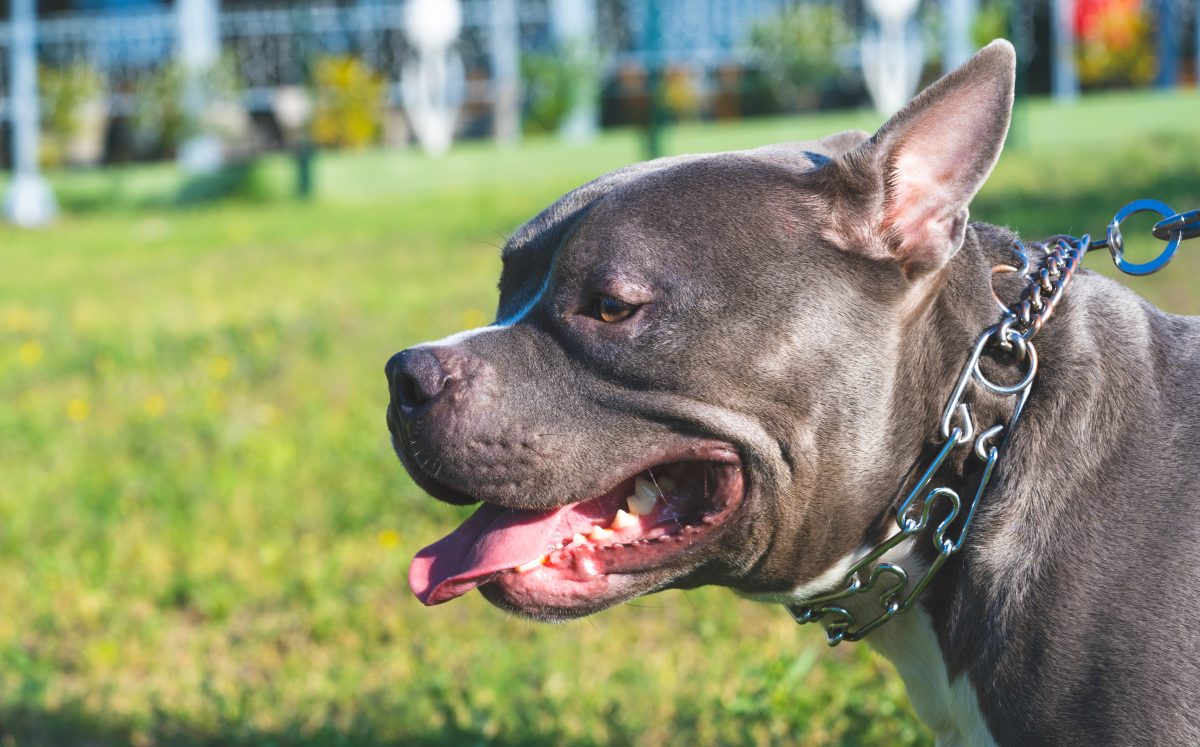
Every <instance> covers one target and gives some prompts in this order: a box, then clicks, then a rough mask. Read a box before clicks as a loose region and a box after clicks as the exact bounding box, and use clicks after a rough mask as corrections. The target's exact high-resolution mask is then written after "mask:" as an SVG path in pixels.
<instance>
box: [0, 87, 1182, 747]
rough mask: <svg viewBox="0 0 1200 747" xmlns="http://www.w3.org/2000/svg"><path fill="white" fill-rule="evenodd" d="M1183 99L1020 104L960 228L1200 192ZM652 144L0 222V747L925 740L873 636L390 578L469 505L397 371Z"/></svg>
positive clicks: (411, 164) (689, 602) (709, 137)
mask: <svg viewBox="0 0 1200 747" xmlns="http://www.w3.org/2000/svg"><path fill="white" fill-rule="evenodd" d="M1197 114H1200V107H1197V98H1196V97H1195V96H1178V97H1175V98H1165V97H1151V96H1145V95H1139V96H1134V97H1122V96H1111V97H1105V98H1104V99H1101V100H1096V101H1085V102H1083V103H1081V104H1080V105H1079V107H1077V108H1065V109H1059V108H1053V107H1051V106H1050V105H1048V104H1039V105H1037V106H1035V107H1033V108H1031V110H1030V111H1029V112H1028V115H1027V118H1026V119H1025V120H1024V121H1025V123H1026V125H1027V126H1028V136H1027V138H1026V139H1025V141H1024V147H1023V148H1020V149H1014V150H1012V151H1011V152H1010V153H1009V154H1008V155H1006V156H1005V159H1004V160H1003V162H1002V164H1001V166H1000V168H999V170H998V172H997V174H996V176H995V178H994V179H993V180H992V182H991V183H990V184H989V186H988V187H987V189H986V190H985V192H984V194H983V195H982V196H981V199H980V201H979V202H978V204H977V209H976V217H980V218H985V219H992V220H996V221H1000V222H1004V223H1007V224H1010V225H1013V226H1015V227H1018V228H1020V229H1022V230H1023V231H1024V232H1026V233H1027V235H1029V236H1030V237H1038V236H1041V235H1045V234H1049V233H1056V232H1060V231H1080V230H1091V231H1098V230H1100V229H1101V228H1102V227H1103V226H1104V224H1105V222H1106V221H1107V219H1108V216H1109V215H1110V214H1111V213H1112V212H1113V211H1114V210H1115V209H1116V208H1117V207H1119V206H1120V204H1122V203H1124V202H1125V201H1127V200H1128V199H1132V198H1133V197H1140V196H1152V197H1158V198H1160V199H1165V200H1167V201H1169V202H1171V203H1172V204H1176V205H1177V206H1178V207H1181V208H1184V207H1188V208H1190V207H1195V206H1197V204H1200V183H1198V182H1197V181H1196V180H1195V179H1194V158H1193V155H1194V154H1195V153H1196V152H1197V145H1198V144H1200V133H1197V132H1195V130H1194V127H1192V126H1188V125H1186V124H1183V125H1181V124H1180V123H1181V122H1184V123H1186V122H1195V121H1197ZM876 122H877V120H876V119H875V118H874V116H873V115H871V114H866V113H855V114H849V115H835V116H830V117H818V118H813V119H810V120H792V121H788V120H769V121H765V122H756V123H749V124H745V125H739V126H722V127H715V128H711V129H702V128H686V129H681V130H677V131H674V132H673V133H672V134H671V136H670V138H669V140H668V142H669V144H670V146H671V148H672V149H673V150H678V151H683V150H712V149H720V148H728V147H746V146H751V145H755V144H760V143H766V142H771V141H777V140H783V139H790V138H796V137H806V136H814V135H816V134H819V133H823V132H827V131H832V130H835V129H842V128H845V127H849V126H858V127H867V128H870V127H872V126H874V124H875V123H876ZM638 148H639V141H638V140H637V138H636V136H635V135H634V134H633V133H617V134H612V135H606V136H605V137H604V138H603V139H602V140H601V141H600V142H599V143H597V144H596V145H595V146H594V147H591V148H588V149H584V150H569V149H566V148H564V147H563V146H560V145H558V144H556V143H552V142H549V141H536V142H532V143H529V144H527V145H526V146H525V147H523V148H519V149H512V150H495V149H492V148H491V147H490V146H483V145H470V146H468V147H465V148H463V149H461V151H459V152H456V153H454V154H452V155H451V156H450V158H449V159H447V160H446V161H444V162H440V163H432V162H429V161H426V160H425V159H423V158H421V157H420V156H418V155H416V154H411V153H406V154H367V155H350V156H324V157H322V159H321V162H320V171H319V172H318V173H319V180H320V182H319V184H320V191H319V195H318V198H317V200H316V201H315V202H314V203H312V204H299V203H293V202H291V201H290V200H288V199H286V198H285V197H286V193H287V190H288V184H289V181H288V180H289V179H290V173H289V170H288V169H289V166H290V164H289V163H288V162H287V160H286V159H274V160H268V161H267V162H265V163H264V164H263V165H261V166H260V167H259V168H261V169H262V172H261V173H260V174H259V175H257V176H256V177H255V179H257V180H259V181H258V182H257V184H258V186H257V187H255V190H251V191H250V193H249V197H250V198H252V199H251V200H250V201H247V200H242V201H236V200H234V201H228V202H222V203H218V204H215V205H213V206H208V207H195V208H188V209H182V208H172V207H171V206H170V205H171V202H172V195H176V194H178V190H179V189H180V188H181V184H182V181H181V180H180V179H179V177H178V176H177V175H176V174H174V173H173V171H172V170H171V169H169V168H166V167H150V168H140V169H133V170H129V171H126V172H119V173H116V174H114V173H103V174H61V175H56V176H55V177H54V181H55V184H56V186H57V187H58V189H59V193H60V196H61V197H62V199H63V202H64V204H66V205H67V207H68V208H71V207H72V206H74V207H75V208H76V210H75V212H74V213H70V214H68V216H67V217H65V218H64V219H63V220H62V221H60V223H59V224H57V225H56V226H54V227H53V228H50V229H47V230H45V231H41V232H36V233H22V232H16V231H13V230H11V229H3V230H2V231H0V239H2V242H3V243H2V246H3V247H4V248H3V249H2V250H0V253H2V254H3V264H2V267H3V270H2V271H0V402H2V403H3V404H2V405H0V444H3V448H0V475H2V476H3V482H2V483H0V579H3V581H2V582H0V609H2V610H3V614H0V743H3V744H8V743H9V742H8V741H2V740H9V739H10V738H11V740H12V741H13V743H15V744H62V743H79V742H87V743H89V744H123V743H133V744H138V745H149V744H163V745H165V744H199V743H213V744H217V743H220V744H230V743H234V744H237V743H272V744H338V743H353V744H383V743H389V744H393V743H398V744H447V745H449V744H476V743H495V744H509V745H537V744H546V745H550V744H560V743H564V742H569V743H577V744H609V743H612V744H642V745H658V744H689V745H690V744H774V743H798V744H845V745H855V744H884V743H888V744H894V743H899V744H913V743H928V741H929V738H928V734H927V732H925V731H924V729H923V727H920V726H919V725H918V724H917V723H916V721H915V719H914V717H913V716H912V714H911V711H910V709H909V707H908V706H907V704H906V701H905V699H904V697H903V691H902V687H901V685H900V683H899V681H898V680H897V678H896V677H895V675H894V674H893V673H892V671H891V669H890V666H889V665H887V664H886V663H884V662H882V660H880V659H878V658H877V657H874V656H873V655H872V654H871V653H870V652H869V651H868V650H867V649H866V648H865V647H862V646H858V647H855V646H850V645H846V646H842V647H840V648H838V649H836V650H834V651H832V652H828V651H826V649H825V646H824V643H823V639H822V636H821V634H820V632H819V631H817V630H813V629H799V628H797V627H796V626H795V625H794V624H793V623H791V622H790V620H789V619H788V617H787V615H786V614H785V613H784V612H783V611H782V610H780V609H777V608H772V607H767V606H759V605H754V604H751V603H749V602H746V601H742V600H739V599H736V598H735V597H733V596H732V595H730V594H728V593H726V592H723V591H719V590H708V591H704V592H695V593H688V594H686V595H685V594H681V593H669V594H664V595H659V596H656V597H652V598H649V599H646V600H642V601H641V602H639V603H638V604H637V605H636V606H628V607H624V608H621V609H617V610H613V611H610V612H606V613H604V614H602V615H600V616H598V617H596V618H594V619H591V620H588V621H582V622H578V623H574V624H570V625H565V626H556V627H544V626H537V625H533V624H530V623H526V622H522V621H518V620H515V619H512V618H508V617H505V616H504V615H502V614H501V613H500V612H498V611H496V610H494V609H492V608H490V607H489V606H487V605H486V603H484V602H483V600H482V599H480V598H479V597H478V596H477V595H471V596H470V597H469V598H467V599H464V600H462V601H459V602H456V603H454V604H451V605H446V606H444V607H439V608H435V609H424V608H421V607H420V605H419V604H418V603H417V602H416V601H415V600H414V599H412V598H411V596H410V595H409V594H408V592H407V589H406V585H405V583H404V573H405V570H406V568H407V561H408V559H409V557H411V555H412V553H413V552H414V551H415V550H416V549H418V548H419V547H421V546H422V545H423V544H425V543H426V542H428V541H429V540H431V539H432V538H434V537H436V536H438V534H439V532H443V531H445V530H447V529H448V528H449V527H450V526H451V525H452V524H453V523H454V521H455V519H456V517H459V516H461V515H462V513H463V512H462V511H461V510H452V509H449V508H447V507H444V506H441V505H435V504H434V503H433V502H432V501H430V500H428V499H424V498H422V497H421V495H420V494H419V491H417V490H416V489H415V488H414V487H413V486H412V484H411V483H410V482H409V481H408V479H407V478H406V477H405V476H404V475H403V474H402V471H401V470H400V468H399V466H398V465H397V463H396V460H395V458H394V457H393V456H392V454H391V452H390V448H389V446H388V443H387V439H386V432H385V429H384V425H383V408H384V404H385V401H386V394H385V389H384V386H383V376H382V366H383V363H384V361H385V360H386V359H387V357H388V356H389V355H390V354H391V353H393V352H394V351H396V350H398V349H400V348H402V347H404V346H406V345H408V344H412V343H414V342H417V341H420V340H424V339H430V338H434V337H440V336H442V335H444V334H447V333H449V332H452V331H454V330H457V329H461V328H463V327H467V326H475V325H478V324H480V323H482V322H485V321H486V320H487V319H489V318H490V316H491V312H492V310H493V306H494V302H495V290H494V285H495V280H496V274H497V271H498V267H499V264H498V258H497V251H496V247H495V245H496V244H498V243H500V242H501V241H502V240H503V236H504V235H505V234H506V233H507V232H508V231H510V230H512V228H514V227H515V226H516V225H518V224H519V223H520V222H521V221H522V220H524V219H526V218H528V217H529V216H530V215H532V214H533V213H534V212H536V211H537V210H538V209H540V208H541V207H543V206H544V204H545V203H546V202H548V201H549V200H550V199H552V198H553V197H554V196H556V195H557V194H559V193H561V192H562V191H564V190H566V189H568V188H570V187H571V186H574V185H575V184H577V183H579V182H581V181H583V180H585V179H588V178H590V177H592V176H594V175H596V174H597V173H599V172H601V171H603V170H605V169H609V168H613V167H616V166H619V165H622V164H623V163H627V162H629V161H631V160H634V159H636V158H638V157H639V150H638ZM243 197H246V195H245V194H244V195H243ZM1105 261H1106V260H1105V259H1104V258H1103V257H1096V258H1094V259H1092V260H1090V263H1091V264H1092V265H1093V266H1102V265H1103V264H1104V263H1105ZM1178 262H1179V266H1178V267H1172V269H1171V270H1169V271H1168V272H1167V273H1166V274H1164V275H1162V276H1159V277H1157V278H1153V279H1149V280H1145V281H1138V282H1139V285H1138V287H1139V289H1140V290H1142V291H1143V292H1145V293H1146V294H1147V295H1149V296H1150V297H1151V298H1153V299H1154V300H1156V301H1157V302H1159V303H1162V304H1164V305H1165V306H1167V307H1168V308H1170V309H1172V310H1174V311H1178V312H1188V313H1196V312H1200V295H1198V294H1197V293H1196V285H1195V281H1194V280H1193V278H1195V277H1196V276H1197V272H1198V271H1200V250H1191V251H1189V248H1185V249H1184V250H1183V251H1182V252H1181V257H1180V259H1179V260H1178Z"/></svg>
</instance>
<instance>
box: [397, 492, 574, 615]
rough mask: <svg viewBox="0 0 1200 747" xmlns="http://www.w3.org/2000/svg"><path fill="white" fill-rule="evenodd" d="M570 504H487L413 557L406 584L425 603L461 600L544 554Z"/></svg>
mask: <svg viewBox="0 0 1200 747" xmlns="http://www.w3.org/2000/svg"><path fill="white" fill-rule="evenodd" d="M569 508H570V506H562V507H561V508H556V509H553V510H550V511H520V510H516V509H509V508H501V507H499V506H493V505H491V504H489V503H485V504H483V505H482V506H480V507H479V510H478V511H476V512H475V513H473V514H471V518H469V519H467V520H466V521H464V522H463V523H462V526H460V527H459V528H458V529H455V530H454V531H453V532H451V533H450V534H448V535H447V536H445V537H443V538H442V539H440V540H438V541H437V542H434V543H433V544H432V545H430V546H429V547H426V548H425V549H424V550H422V551H421V552H419V553H417V556H416V557H415V558H413V562H412V565H411V566H409V569H408V585H409V588H411V589H412V592H413V594H416V595H417V599H420V600H421V602H422V603H423V604H441V603H442V602H449V601H450V600H451V599H454V598H455V597H461V596H462V595H463V594H466V593H467V592H468V591H470V590H471V589H474V588H475V587H476V586H479V585H480V584H482V583H485V582H487V581H488V580H489V578H490V577H491V576H492V575H493V574H495V573H497V572H499V571H503V570H507V569H509V568H513V567H515V566H518V565H521V564H523V563H528V562H529V561H531V560H536V559H538V558H540V557H542V555H544V554H545V553H546V551H547V550H548V549H549V547H550V544H551V542H552V541H553V539H554V530H555V529H557V528H558V525H559V524H560V523H561V522H562V514H563V512H565V511H567V510H568V509H569Z"/></svg>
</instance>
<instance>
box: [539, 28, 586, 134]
mask: <svg viewBox="0 0 1200 747" xmlns="http://www.w3.org/2000/svg"><path fill="white" fill-rule="evenodd" d="M598 68H599V60H598V59H597V58H596V55H595V53H594V52H593V51H592V50H591V49H590V48H589V47H588V46H587V45H584V44H567V45H566V46H565V47H564V48H563V49H559V50H556V51H555V52H549V53H542V52H537V53H528V54H525V55H522V57H521V83H522V86H523V91H524V96H525V116H524V120H523V122H522V126H523V128H524V130H525V131H526V132H535V133H547V132H554V131H556V130H558V128H559V127H560V126H561V125H562V123H563V120H564V119H565V118H566V116H567V114H568V113H569V112H570V111H571V108H572V107H574V106H575V104H576V102H577V101H578V96H580V95H581V94H582V95H588V94H587V93H586V92H594V91H595V90H596V81H597V79H598V77H599V75H598Z"/></svg>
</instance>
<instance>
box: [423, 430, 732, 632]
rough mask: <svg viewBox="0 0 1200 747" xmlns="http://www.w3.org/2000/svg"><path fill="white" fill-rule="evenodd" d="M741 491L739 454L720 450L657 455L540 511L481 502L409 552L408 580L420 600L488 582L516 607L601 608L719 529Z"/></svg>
mask: <svg viewBox="0 0 1200 747" xmlns="http://www.w3.org/2000/svg"><path fill="white" fill-rule="evenodd" d="M744 491H745V478H744V473H743V472H742V468H741V461H740V460H739V459H738V458H737V456H736V454H734V453H733V451H732V450H729V451H728V452H725V451H722V452H721V453H720V454H719V456H718V457H717V458H716V460H692V461H673V462H672V461H668V462H663V463H660V464H658V465H656V466H653V467H651V468H649V469H643V470H640V471H639V472H638V473H636V474H634V475H631V476H629V477H628V478H626V479H625V480H623V481H622V482H621V483H619V484H618V485H616V486H615V487H613V488H611V489H609V490H607V491H606V492H605V493H603V494H602V495H600V496H598V497H595V498H591V499H589V500H585V501H580V502H578V503H572V504H569V505H566V506H560V507H558V508H554V509H550V510H547V511H536V510H523V509H513V508H505V507H501V506H497V505H494V504H490V503H485V504H483V505H482V506H481V507H480V508H479V509H478V510H477V511H476V512H475V513H474V514H473V515H472V516H471V517H470V518H469V519H467V520H466V521H465V522H464V523H463V524H462V525H461V526H460V527H459V528H458V529H456V530H454V531H453V532H451V533H450V534H449V535H448V536H446V537H444V538H443V539H441V540H439V541H438V542H435V543H434V544H432V545H430V546H429V547H426V548H425V549H424V550H421V551H420V552H419V553H417V556H416V558H414V560H413V563H412V566H411V568H410V569H409V576H408V579H409V586H410V587H411V588H412V591H413V593H414V594H416V596H417V597H418V598H419V599H420V600H421V601H422V602H423V603H425V604H427V605H433V604H441V603H442V602H448V601H450V600H451V599H455V598H457V597H459V596H462V595H463V594H466V593H467V592H469V591H471V590H472V589H475V588H477V587H480V586H485V585H487V587H486V588H485V589H483V591H485V592H486V595H487V596H488V598H489V599H491V600H492V601H493V602H497V603H499V604H501V605H502V606H505V607H508V608H510V609H513V610H516V611H521V610H526V609H533V608H536V609H540V610H560V611H567V610H573V609H575V608H578V607H580V606H596V604H597V603H601V604H600V606H607V603H604V600H605V599H606V598H607V597H611V596H614V595H616V596H622V597H627V596H632V595H636V593H644V592H645V591H650V590H652V589H650V588H646V589H637V590H632V591H634V593H633V594H630V593H627V590H628V589H627V587H630V586H631V584H630V583H629V581H631V580H633V579H636V578H637V577H638V576H647V577H648V578H649V577H652V581H653V583H652V585H657V584H660V583H661V581H662V576H663V571H664V570H667V569H670V568H671V567H673V566H675V565H681V564H684V563H686V562H687V559H688V556H689V555H691V553H692V551H693V550H694V549H696V548H697V547H699V546H701V545H703V544H706V543H707V542H708V541H709V540H711V539H713V538H714V536H715V535H716V534H717V533H719V532H720V531H721V529H722V528H723V527H724V525H725V524H726V522H727V520H728V519H729V518H730V517H731V516H732V515H733V514H734V513H735V511H736V509H737V508H738V506H739V505H740V504H741V503H742V499H743V495H744ZM667 575H668V576H669V575H670V574H667ZM614 584H615V586H617V587H619V588H612V587H613V586H614ZM632 585H633V586H638V585H639V584H636V583H635V584H632ZM615 601H619V600H615Z"/></svg>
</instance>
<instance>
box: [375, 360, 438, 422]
mask: <svg viewBox="0 0 1200 747" xmlns="http://www.w3.org/2000/svg"><path fill="white" fill-rule="evenodd" d="M383 370H384V373H385V374H386V375H387V379H388V386H389V387H390V388H391V391H392V401H393V402H394V403H395V404H396V405H397V406H398V407H399V408H400V410H401V411H402V412H403V411H405V410H413V409H415V408H418V407H422V406H424V405H427V404H429V403H430V402H433V400H434V399H436V398H437V396H438V395H439V394H441V393H442V392H443V391H445V389H446V387H448V386H449V385H450V382H451V380H452V379H451V377H450V375H449V374H447V373H446V369H444V368H442V364H441V362H440V361H439V360H438V359H437V356H435V355H434V354H433V353H432V352H431V351H430V350H428V349H426V348H409V349H408V350H403V351H401V352H399V353H396V354H395V355H393V356H392V357H391V359H390V360H388V362H387V365H386V366H384V369H383Z"/></svg>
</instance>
